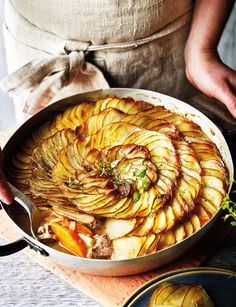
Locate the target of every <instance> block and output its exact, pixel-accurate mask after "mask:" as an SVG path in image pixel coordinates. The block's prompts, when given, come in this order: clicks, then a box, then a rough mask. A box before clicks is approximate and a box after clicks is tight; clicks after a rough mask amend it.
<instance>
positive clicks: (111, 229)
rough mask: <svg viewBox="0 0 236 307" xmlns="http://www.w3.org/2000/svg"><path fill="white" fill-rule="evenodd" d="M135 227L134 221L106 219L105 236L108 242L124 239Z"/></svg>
mask: <svg viewBox="0 0 236 307" xmlns="http://www.w3.org/2000/svg"><path fill="white" fill-rule="evenodd" d="M135 225H136V219H135V218H133V219H130V220H122V219H113V218H108V219H107V220H106V224H105V227H106V234H107V236H108V238H109V239H110V240H113V239H117V238H120V237H124V236H125V235H127V234H129V233H130V232H131V231H132V230H133V229H134V228H135Z"/></svg>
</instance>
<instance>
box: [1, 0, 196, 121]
mask: <svg viewBox="0 0 236 307" xmlns="http://www.w3.org/2000/svg"><path fill="white" fill-rule="evenodd" d="M191 13H192V1H190V0H158V1H156V0H113V1H112V0H89V1H84V0H77V1H72V0H57V1H55V0H54V1H53V0H47V1H46V0H40V1H38V0H6V1H5V24H4V25H3V28H4V38H5V47H6V54H7V64H8V70H9V73H13V72H14V71H16V70H17V71H16V72H15V73H13V74H12V75H10V76H9V77H7V78H5V80H3V81H2V82H1V87H2V88H3V89H5V90H7V91H9V93H10V94H11V95H12V96H17V97H16V99H15V103H16V110H17V111H16V113H17V118H18V119H19V118H20V122H22V120H24V119H26V116H24V117H22V110H23V108H24V110H25V111H26V112H28V113H29V114H33V113H35V112H36V111H38V110H39V109H41V108H42V107H44V106H46V105H47V104H48V103H50V102H52V101H55V100H56V99H59V98H62V97H65V96H67V95H72V94H75V93H78V92H83V91H87V90H93V89H99V88H106V87H109V86H111V87H134V88H143V89H149V90H154V91H159V92H162V93H166V94H168V95H171V96H175V97H178V98H184V97H186V96H188V95H190V93H191V91H192V88H191V86H190V85H189V84H188V82H187V81H186V78H185V73H184V59H183V52H184V45H185V42H186V38H187V35H188V32H189V27H190V20H191ZM23 65H25V66H23ZM22 66H23V67H22ZM20 122H19V123H20Z"/></svg>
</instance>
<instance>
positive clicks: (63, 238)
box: [50, 222, 87, 257]
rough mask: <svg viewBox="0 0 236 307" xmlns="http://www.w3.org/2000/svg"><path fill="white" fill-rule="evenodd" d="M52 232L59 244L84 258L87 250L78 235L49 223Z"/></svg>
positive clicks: (58, 225)
mask: <svg viewBox="0 0 236 307" xmlns="http://www.w3.org/2000/svg"><path fill="white" fill-rule="evenodd" d="M50 226H51V229H52V232H53V233H54V234H55V235H56V237H57V239H58V241H59V242H60V244H61V245H62V246H63V247H65V248H67V249H68V250H70V251H72V252H73V253H74V254H76V255H78V256H80V257H86V253H87V248H86V245H85V243H84V241H83V240H82V239H81V238H80V237H79V235H78V234H77V233H76V232H74V231H72V230H70V229H68V228H66V227H64V226H62V225H60V224H59V223H56V222H50Z"/></svg>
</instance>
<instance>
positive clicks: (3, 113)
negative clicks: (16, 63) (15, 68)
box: [0, 0, 15, 132]
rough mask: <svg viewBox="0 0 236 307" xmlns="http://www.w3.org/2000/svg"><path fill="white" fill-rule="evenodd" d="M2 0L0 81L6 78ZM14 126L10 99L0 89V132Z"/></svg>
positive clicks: (1, 8) (0, 2) (0, 3)
mask: <svg viewBox="0 0 236 307" xmlns="http://www.w3.org/2000/svg"><path fill="white" fill-rule="evenodd" d="M2 22H3V0H0V80H1V79H2V78H3V77H5V76H6V74H7V69H6V63H5V51H4V45H3V37H2V31H1V29H2ZM14 126H15V114H14V108H13V102H12V99H10V98H9V97H8V94H6V93H4V92H3V91H2V90H1V89H0V132H1V131H3V130H4V129H6V128H11V127H14Z"/></svg>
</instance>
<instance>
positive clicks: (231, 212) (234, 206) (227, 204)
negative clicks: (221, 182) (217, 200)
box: [221, 194, 236, 226]
mask: <svg viewBox="0 0 236 307" xmlns="http://www.w3.org/2000/svg"><path fill="white" fill-rule="evenodd" d="M221 206H222V209H223V210H225V211H228V212H227V213H226V214H225V216H224V221H226V220H227V219H228V218H231V219H232V221H231V222H230V224H231V225H232V226H236V203H235V202H234V201H233V200H232V199H230V196H229V194H226V195H225V197H224V199H223V201H222V205H221Z"/></svg>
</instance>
